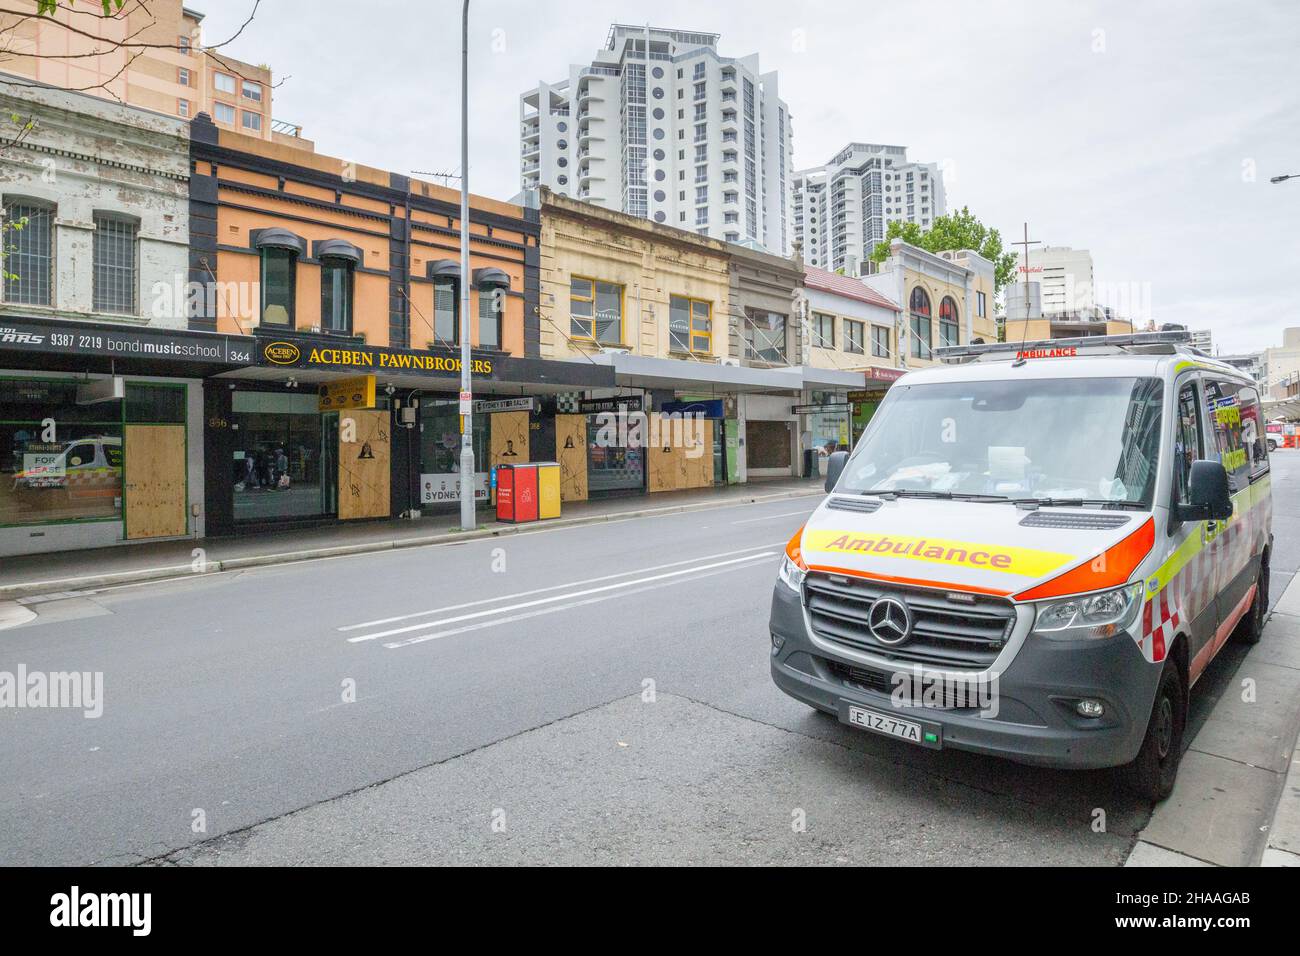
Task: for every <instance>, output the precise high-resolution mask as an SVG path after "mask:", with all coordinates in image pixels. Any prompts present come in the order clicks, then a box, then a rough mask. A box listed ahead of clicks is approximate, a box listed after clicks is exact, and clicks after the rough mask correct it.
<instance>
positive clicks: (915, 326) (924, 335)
mask: <svg viewBox="0 0 1300 956" xmlns="http://www.w3.org/2000/svg"><path fill="white" fill-rule="evenodd" d="M908 309H909V311H910V312H911V318H910V322H911V328H912V335H911V339H912V357H913V358H920V359H928V358H929V357H930V326H931V317H930V296H929V295H927V294H926V291H925V290H924V289H922V288H921V287H920V286H917V287H916V288H915V289H913V290H912V297H911V299H910V301H909V302H908Z"/></svg>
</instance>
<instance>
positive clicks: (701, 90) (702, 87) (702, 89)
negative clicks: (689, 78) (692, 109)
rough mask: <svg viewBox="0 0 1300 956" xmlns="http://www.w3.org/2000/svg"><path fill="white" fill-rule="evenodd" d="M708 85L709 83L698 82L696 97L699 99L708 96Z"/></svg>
mask: <svg viewBox="0 0 1300 956" xmlns="http://www.w3.org/2000/svg"><path fill="white" fill-rule="evenodd" d="M707 87H708V84H707V83H696V84H695V98H696V99H697V100H702V99H704V97H705V96H706V91H707Z"/></svg>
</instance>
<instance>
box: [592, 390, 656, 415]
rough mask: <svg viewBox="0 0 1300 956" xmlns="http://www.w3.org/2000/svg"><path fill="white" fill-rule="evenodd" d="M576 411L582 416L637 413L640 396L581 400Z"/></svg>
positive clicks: (639, 409)
mask: <svg viewBox="0 0 1300 956" xmlns="http://www.w3.org/2000/svg"><path fill="white" fill-rule="evenodd" d="M578 411H580V412H582V413H583V414H584V415H599V414H601V413H602V412H639V411H641V396H640V395H619V396H617V397H616V398H583V399H579V400H578Z"/></svg>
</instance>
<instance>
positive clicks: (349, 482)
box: [339, 409, 393, 521]
mask: <svg viewBox="0 0 1300 956" xmlns="http://www.w3.org/2000/svg"><path fill="white" fill-rule="evenodd" d="M349 423H352V424H351V426H349ZM349 439H350V440H349ZM392 454H393V442H392V434H391V432H390V425H389V413H388V411H387V410H386V409H379V410H374V411H363V410H360V409H352V410H349V411H344V412H340V413H339V518H340V519H341V520H344V521H347V520H349V519H353V518H387V517H388V515H389V513H390V507H389V493H390V491H391V490H392V486H391V484H390V482H391V481H392Z"/></svg>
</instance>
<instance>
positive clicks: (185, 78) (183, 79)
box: [176, 66, 193, 86]
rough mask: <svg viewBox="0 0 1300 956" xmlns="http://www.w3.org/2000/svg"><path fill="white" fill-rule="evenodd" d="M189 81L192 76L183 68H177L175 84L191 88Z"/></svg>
mask: <svg viewBox="0 0 1300 956" xmlns="http://www.w3.org/2000/svg"><path fill="white" fill-rule="evenodd" d="M191 79H192V74H191V73H190V71H189V70H187V69H186V68H185V67H183V66H179V67H177V68H176V82H177V83H179V84H180V85H181V86H192V85H193V84H192V83H191V82H190V81H191Z"/></svg>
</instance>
